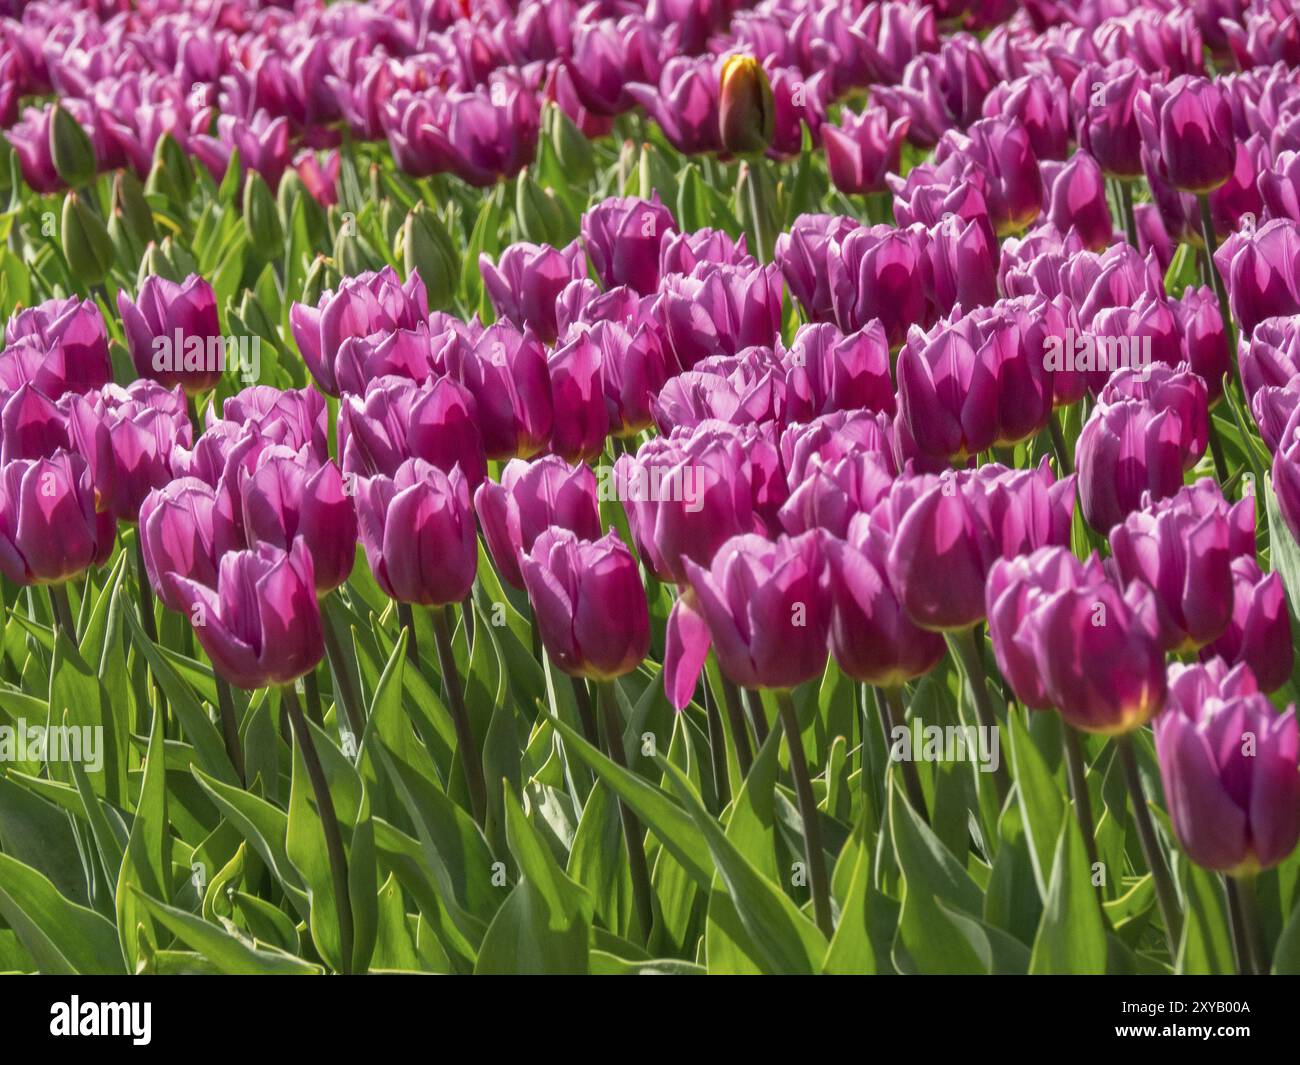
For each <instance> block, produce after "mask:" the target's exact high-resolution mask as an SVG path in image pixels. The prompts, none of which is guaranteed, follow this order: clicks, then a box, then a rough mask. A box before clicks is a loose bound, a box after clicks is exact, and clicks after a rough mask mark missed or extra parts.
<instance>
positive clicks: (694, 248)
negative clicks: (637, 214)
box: [659, 226, 758, 277]
mask: <svg viewBox="0 0 1300 1065" xmlns="http://www.w3.org/2000/svg"><path fill="white" fill-rule="evenodd" d="M700 263H717V264H718V265H719V266H739V267H741V268H742V269H745V270H752V269H754V268H755V267H756V266H757V265H758V263H757V262H756V261H755V259H754V257H753V256H752V255H750V254H749V249H748V248H747V247H746V244H745V235H744V234H743V233H742V234H741V235H740V237H738V238H737V239H736V240H732V239H731V236H730V234H728V233H727V232H726V231H724V230H721V229H710V228H708V227H707V226H706V227H704V228H703V229H697V230H695V232H693V233H670V234H669V235H668V236H667V237H665V238H664V242H663V245H662V246H661V247H660V249H659V275H660V277H667V276H668V275H669V274H689V273H691V272H693V271H694V270H695V268H696V267H697V266H698V265H699V264H700Z"/></svg>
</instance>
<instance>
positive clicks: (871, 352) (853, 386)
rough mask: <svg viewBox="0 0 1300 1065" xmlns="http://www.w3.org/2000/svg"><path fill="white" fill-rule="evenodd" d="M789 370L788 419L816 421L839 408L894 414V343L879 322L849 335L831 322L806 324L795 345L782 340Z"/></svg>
mask: <svg viewBox="0 0 1300 1065" xmlns="http://www.w3.org/2000/svg"><path fill="white" fill-rule="evenodd" d="M776 350H777V356H778V357H779V358H780V359H781V361H782V363H783V364H784V366H785V371H786V417H787V419H788V420H790V421H801V422H802V421H811V420H812V419H813V418H816V417H818V416H819V415H822V414H830V413H831V412H833V411H837V410H860V409H863V408H865V409H867V410H873V411H883V412H885V413H887V414H893V412H894V393H893V382H892V380H891V378H890V369H889V344H888V342H887V341H886V339H885V331H884V329H883V327H882V326H881V325H880V323H879V322H878V321H873V322H871V323H870V324H868V325H867V326H866V327H864V328H863V329H860V330H858V331H857V332H856V333H852V334H850V335H849V336H843V335H842V334H841V333H840V331H839V330H838V329H836V328H835V327H834V326H833V325H830V324H828V323H813V324H810V325H805V326H801V327H800V328H799V330H798V331H797V332H796V333H795V335H794V339H793V340H792V341H791V343H790V347H789V348H786V347H785V346H784V345H783V344H782V343H781V342H780V340H779V339H778V340H777V349H776Z"/></svg>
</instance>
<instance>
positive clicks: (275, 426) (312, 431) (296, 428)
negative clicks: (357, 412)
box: [208, 385, 329, 462]
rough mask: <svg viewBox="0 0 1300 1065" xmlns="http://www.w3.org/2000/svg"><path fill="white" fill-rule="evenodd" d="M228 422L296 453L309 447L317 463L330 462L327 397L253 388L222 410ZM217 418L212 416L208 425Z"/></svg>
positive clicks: (293, 390) (267, 387)
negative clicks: (326, 418) (326, 417)
mask: <svg viewBox="0 0 1300 1065" xmlns="http://www.w3.org/2000/svg"><path fill="white" fill-rule="evenodd" d="M221 411H222V415H223V416H224V417H225V419H226V420H228V421H232V422H238V423H239V424H241V425H243V426H246V427H248V428H252V429H256V430H257V432H258V433H259V434H260V435H262V436H264V437H266V438H267V439H268V440H270V441H271V442H272V443H275V444H282V445H284V446H285V447H287V448H290V449H291V450H293V451H297V450H299V449H300V448H303V447H306V448H307V449H308V450H309V452H310V453H311V456H312V457H313V458H314V459H315V460H316V461H317V462H325V461H326V460H328V459H329V437H328V432H327V430H326V422H325V414H326V411H325V397H324V396H322V395H321V394H320V393H319V392H317V391H316V389H314V388H313V387H311V386H310V385H308V386H307V387H306V388H288V389H279V388H273V387H272V386H270V385H250V386H249V387H248V388H245V389H244V390H243V391H241V392H236V393H235V394H234V395H233V396H228V397H227V398H226V401H225V402H224V403H223V404H222V406H221ZM214 420H215V419H214V417H213V415H212V414H211V412H209V415H208V424H209V425H211V424H212V423H213V421H214Z"/></svg>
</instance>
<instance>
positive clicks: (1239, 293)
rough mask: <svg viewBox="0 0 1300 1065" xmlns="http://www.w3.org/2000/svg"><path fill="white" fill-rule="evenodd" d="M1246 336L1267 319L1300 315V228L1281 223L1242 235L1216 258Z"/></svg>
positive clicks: (1228, 242)
mask: <svg viewBox="0 0 1300 1065" xmlns="http://www.w3.org/2000/svg"><path fill="white" fill-rule="evenodd" d="M1214 262H1215V265H1216V266H1217V267H1218V268H1219V274H1220V276H1221V277H1222V278H1223V281H1224V284H1225V286H1226V287H1227V289H1228V296H1229V301H1230V303H1231V307H1232V316H1233V317H1234V318H1235V319H1236V320H1237V322H1238V323H1239V324H1240V325H1241V330H1242V333H1243V335H1244V334H1248V333H1251V332H1252V331H1253V330H1254V328H1255V326H1256V325H1258V324H1259V323H1260V322H1261V321H1263V320H1264V319H1265V318H1273V317H1277V316H1288V315H1293V314H1296V313H1297V312H1300V223H1297V222H1293V221H1292V220H1291V219H1289V218H1278V219H1274V220H1273V221H1272V222H1269V223H1267V224H1266V225H1264V226H1263V227H1261V228H1260V229H1258V230H1253V231H1249V232H1241V231H1238V232H1237V233H1234V234H1233V235H1232V236H1231V237H1229V238H1228V239H1227V240H1226V241H1224V242H1223V244H1221V245H1220V246H1219V250H1218V251H1217V252H1215V253H1214Z"/></svg>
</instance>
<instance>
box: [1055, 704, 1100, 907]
mask: <svg viewBox="0 0 1300 1065" xmlns="http://www.w3.org/2000/svg"><path fill="white" fill-rule="evenodd" d="M1061 749H1062V753H1063V754H1064V755H1065V775H1066V777H1067V778H1068V780H1069V782H1070V798H1071V799H1072V800H1073V801H1074V817H1075V820H1076V821H1078V822H1079V831H1080V832H1081V833H1082V834H1083V846H1084V849H1085V850H1086V851H1087V852H1088V865H1089V867H1090V868H1095V867H1096V865H1097V837H1096V829H1095V828H1094V826H1093V823H1092V800H1091V799H1090V798H1089V797H1088V769H1087V765H1086V764H1085V762H1084V759H1083V737H1081V736H1080V735H1079V732H1078V730H1077V729H1076V728H1075V727H1074V726H1073V725H1070V724H1067V723H1066V722H1065V720H1064V719H1062V721H1061ZM1099 891H1100V889H1099Z"/></svg>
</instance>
